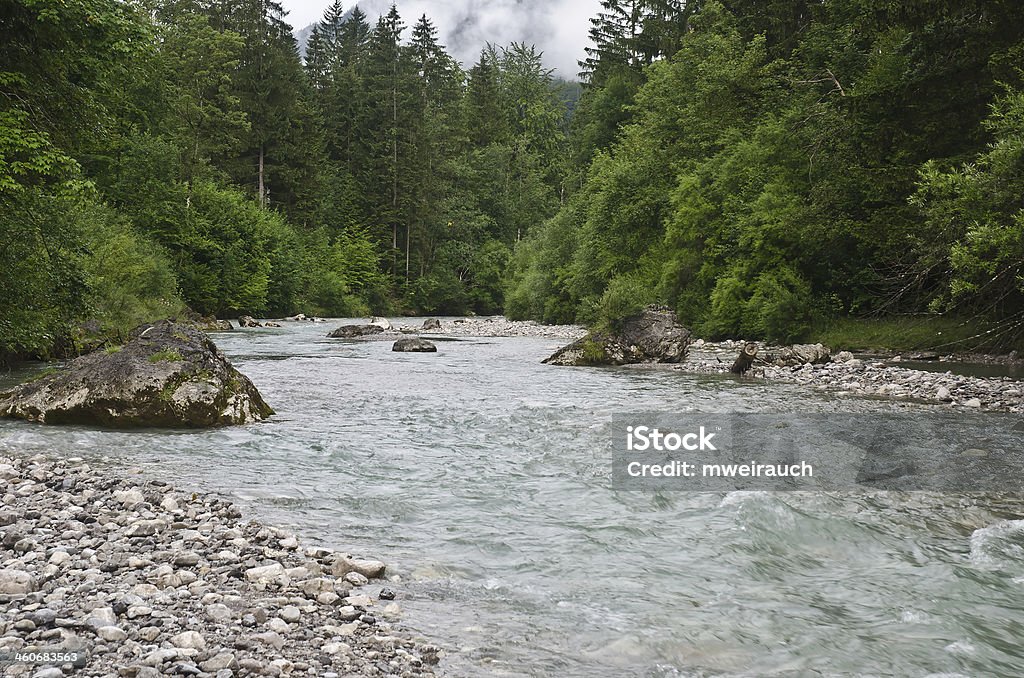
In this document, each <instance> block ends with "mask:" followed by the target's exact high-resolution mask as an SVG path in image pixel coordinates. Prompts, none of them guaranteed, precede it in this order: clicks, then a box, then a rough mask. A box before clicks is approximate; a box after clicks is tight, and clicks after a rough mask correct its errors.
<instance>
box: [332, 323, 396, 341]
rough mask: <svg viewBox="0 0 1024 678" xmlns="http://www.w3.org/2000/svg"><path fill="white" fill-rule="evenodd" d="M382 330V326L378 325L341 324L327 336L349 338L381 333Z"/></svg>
mask: <svg viewBox="0 0 1024 678" xmlns="http://www.w3.org/2000/svg"><path fill="white" fill-rule="evenodd" d="M383 332H384V328H383V327H381V326H380V325H342V326H341V327H339V328H338V329H336V330H334V331H333V332H331V333H330V334H328V335H327V336H328V337H330V338H331V339H351V338H353V337H367V336H370V335H372V334H382V333H383Z"/></svg>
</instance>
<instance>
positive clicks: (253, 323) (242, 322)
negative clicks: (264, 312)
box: [238, 315, 263, 327]
mask: <svg viewBox="0 0 1024 678" xmlns="http://www.w3.org/2000/svg"><path fill="white" fill-rule="evenodd" d="M238 326H239V327H263V325H261V324H260V322H259V321H258V320H256V319H255V318H253V317H252V316H251V315H243V316H242V317H241V318H239V319H238Z"/></svg>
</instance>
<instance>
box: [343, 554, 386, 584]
mask: <svg viewBox="0 0 1024 678" xmlns="http://www.w3.org/2000/svg"><path fill="white" fill-rule="evenodd" d="M386 567H387V566H386V565H384V563H382V562H381V561H379V560H363V559H361V558H353V557H352V556H350V555H348V554H347V553H338V554H335V556H334V558H333V560H331V562H330V568H331V574H333V575H334V576H335V577H344V576H345V575H346V574H348V573H349V572H358V573H359V574H361V575H363V576H364V577H366V578H367V579H379V578H381V577H383V576H384V570H385V569H386Z"/></svg>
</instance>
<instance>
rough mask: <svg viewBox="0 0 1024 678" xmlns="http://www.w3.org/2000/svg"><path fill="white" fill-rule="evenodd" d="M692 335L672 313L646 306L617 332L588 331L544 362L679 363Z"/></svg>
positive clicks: (609, 363)
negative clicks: (585, 334)
mask: <svg viewBox="0 0 1024 678" xmlns="http://www.w3.org/2000/svg"><path fill="white" fill-rule="evenodd" d="M691 339H692V336H691V334H690V331H689V330H688V329H686V328H685V327H683V326H682V325H680V324H679V321H678V320H677V319H676V314H675V312H674V311H672V310H670V309H668V308H666V307H663V306H648V307H647V308H645V309H644V310H643V311H641V312H640V313H639V314H637V315H634V316H631V317H629V318H625V319H624V320H622V321H621V322H620V323H619V327H618V328H617V329H616V330H613V331H609V332H591V333H590V334H588V335H587V336H585V337H583V338H582V339H578V340H576V341H574V342H573V343H571V344H569V345H568V346H565V347H564V348H561V349H559V350H558V351H556V352H555V354H554V355H552V356H551V357H549V358H548V359H547V360H545V361H544V362H545V363H546V364H549V365H568V366H577V367H578V366H588V365H627V364H633V363H680V362H682V361H683V360H684V359H685V358H686V351H687V348H688V347H689V345H690V341H691Z"/></svg>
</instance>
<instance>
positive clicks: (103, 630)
mask: <svg viewBox="0 0 1024 678" xmlns="http://www.w3.org/2000/svg"><path fill="white" fill-rule="evenodd" d="M96 635H97V636H98V637H100V638H102V639H103V640H105V641H107V642H108V643H120V642H121V641H123V640H125V639H126V638H128V634H127V633H125V632H124V631H123V630H121V629H120V628H118V627H117V626H101V627H100V628H98V629H96Z"/></svg>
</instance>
